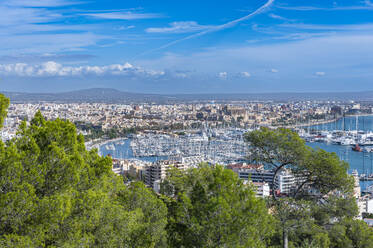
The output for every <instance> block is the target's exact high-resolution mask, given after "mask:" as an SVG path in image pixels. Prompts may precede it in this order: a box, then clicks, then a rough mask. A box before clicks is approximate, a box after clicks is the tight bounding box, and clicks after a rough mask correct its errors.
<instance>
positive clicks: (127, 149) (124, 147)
mask: <svg viewBox="0 0 373 248" xmlns="http://www.w3.org/2000/svg"><path fill="white" fill-rule="evenodd" d="M121 142H123V144H122V143H121ZM130 143H131V140H130V139H124V140H120V141H116V142H109V143H107V145H114V147H115V150H110V149H106V145H103V146H101V147H100V153H101V154H102V155H103V156H107V155H110V156H112V157H113V158H118V159H131V158H135V157H134V155H133V152H132V149H131V146H130ZM138 159H141V160H144V161H148V162H155V161H157V160H165V159H167V157H141V158H138Z"/></svg>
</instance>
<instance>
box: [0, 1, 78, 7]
mask: <svg viewBox="0 0 373 248" xmlns="http://www.w3.org/2000/svg"><path fill="white" fill-rule="evenodd" d="M4 4H6V5H8V6H20V7H61V6H67V5H74V4H80V2H77V1H76V2H75V1H66V0H5V1H4Z"/></svg>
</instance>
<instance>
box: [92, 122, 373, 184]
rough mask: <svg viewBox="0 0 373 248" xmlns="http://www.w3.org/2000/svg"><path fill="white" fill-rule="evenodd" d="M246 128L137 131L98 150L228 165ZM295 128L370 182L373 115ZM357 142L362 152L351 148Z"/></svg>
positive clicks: (240, 154) (244, 151)
mask: <svg viewBox="0 0 373 248" xmlns="http://www.w3.org/2000/svg"><path fill="white" fill-rule="evenodd" d="M357 130H358V131H357ZM247 131H250V130H246V129H239V128H225V129H218V128H216V129H207V128H204V129H202V130H200V131H199V132H196V133H186V134H185V135H170V134H153V133H148V134H139V135H134V136H133V137H131V138H128V139H116V140H114V141H112V142H110V141H109V142H106V143H104V144H101V145H100V146H99V152H100V154H102V155H109V154H110V155H111V156H112V157H114V158H120V159H139V160H143V161H149V162H154V161H158V160H164V159H170V158H181V157H196V156H198V157H202V158H201V159H200V160H203V161H206V162H210V163H219V164H229V163H232V162H238V161H244V160H245V159H246V158H247V155H248V145H247V144H246V143H245V142H244V140H243V134H244V133H245V132H247ZM297 131H298V133H299V135H300V136H301V137H302V138H304V139H305V140H306V142H307V145H309V146H311V147H313V148H321V149H324V150H326V151H328V152H335V153H336V154H337V155H338V156H339V157H340V158H341V159H342V160H345V161H346V162H348V163H349V164H350V169H349V172H350V173H351V172H352V170H357V172H358V173H359V177H360V181H361V183H360V184H361V187H362V189H365V188H367V186H370V185H371V184H372V182H373V153H372V150H373V149H372V148H373V143H372V140H373V116H360V117H346V118H345V119H344V120H343V119H340V120H338V121H336V122H334V123H327V124H322V125H317V126H309V127H304V128H301V129H297ZM356 144H358V145H359V147H360V148H361V151H354V150H353V148H354V146H355V145H356ZM200 160H198V161H200Z"/></svg>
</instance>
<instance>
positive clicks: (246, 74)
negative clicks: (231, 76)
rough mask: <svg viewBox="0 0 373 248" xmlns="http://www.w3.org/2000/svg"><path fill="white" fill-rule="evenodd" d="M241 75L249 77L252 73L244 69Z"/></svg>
mask: <svg viewBox="0 0 373 248" xmlns="http://www.w3.org/2000/svg"><path fill="white" fill-rule="evenodd" d="M241 77H244V78H249V77H251V74H250V73H249V72H247V71H243V72H241Z"/></svg>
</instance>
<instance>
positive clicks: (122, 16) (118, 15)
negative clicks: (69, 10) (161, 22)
mask: <svg viewBox="0 0 373 248" xmlns="http://www.w3.org/2000/svg"><path fill="white" fill-rule="evenodd" d="M81 15H83V16H90V17H94V18H99V19H110V20H141V19H154V18H161V17H162V16H161V15H160V14H153V13H134V12H120V11H116V12H102V13H85V14H81Z"/></svg>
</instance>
